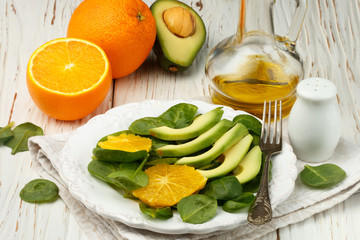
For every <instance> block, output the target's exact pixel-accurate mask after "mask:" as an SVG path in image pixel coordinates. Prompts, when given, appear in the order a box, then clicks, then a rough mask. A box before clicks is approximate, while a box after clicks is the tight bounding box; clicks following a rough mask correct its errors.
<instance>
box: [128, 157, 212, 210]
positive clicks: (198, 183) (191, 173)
mask: <svg viewBox="0 0 360 240" xmlns="http://www.w3.org/2000/svg"><path fill="white" fill-rule="evenodd" d="M145 173H146V174H147V175H148V176H149V184H148V186H146V187H144V188H140V189H137V190H134V191H133V194H134V196H135V197H137V198H139V199H140V200H141V201H143V202H144V203H145V204H147V205H148V206H150V207H155V208H162V207H169V206H173V205H175V204H177V203H178V202H179V201H180V200H181V199H182V198H184V197H187V196H189V195H191V194H193V193H195V192H197V191H199V190H200V189H202V188H204V186H205V184H206V181H207V178H205V177H203V176H202V175H201V174H200V173H199V172H198V171H196V170H195V168H193V167H189V166H186V165H167V164H159V165H155V166H153V167H150V168H148V169H146V170H145Z"/></svg>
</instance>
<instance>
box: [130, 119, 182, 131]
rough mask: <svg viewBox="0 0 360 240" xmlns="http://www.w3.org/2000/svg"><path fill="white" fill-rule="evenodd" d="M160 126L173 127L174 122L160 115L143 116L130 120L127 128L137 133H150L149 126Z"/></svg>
mask: <svg viewBox="0 0 360 240" xmlns="http://www.w3.org/2000/svg"><path fill="white" fill-rule="evenodd" d="M161 126H168V127H175V124H174V123H173V122H172V121H169V120H167V119H163V118H160V117H144V118H140V119H137V120H135V121H134V122H132V123H131V124H130V126H129V130H130V131H131V132H133V133H135V134H139V135H150V132H149V130H150V129H151V128H156V127H161Z"/></svg>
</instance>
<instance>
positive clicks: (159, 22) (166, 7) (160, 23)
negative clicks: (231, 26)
mask: <svg viewBox="0 0 360 240" xmlns="http://www.w3.org/2000/svg"><path fill="white" fill-rule="evenodd" d="M150 9H151V12H152V14H153V15H154V18H155V22H156V40H155V44H154V48H153V50H154V53H155V55H156V56H157V60H158V62H159V63H160V65H161V66H162V67H163V68H164V69H165V70H168V71H171V72H177V71H184V70H185V69H187V68H188V67H189V66H190V65H191V64H192V62H193V61H194V59H195V57H196V55H197V53H198V52H199V51H200V49H201V47H202V46H203V44H204V42H205V37H206V28H205V25H204V22H203V21H202V19H201V17H200V16H199V15H198V14H197V13H196V11H194V10H193V9H192V8H191V7H190V6H188V5H186V4H185V3H182V2H180V1H176V0H158V1H155V2H154V3H153V4H152V5H151V7H150Z"/></svg>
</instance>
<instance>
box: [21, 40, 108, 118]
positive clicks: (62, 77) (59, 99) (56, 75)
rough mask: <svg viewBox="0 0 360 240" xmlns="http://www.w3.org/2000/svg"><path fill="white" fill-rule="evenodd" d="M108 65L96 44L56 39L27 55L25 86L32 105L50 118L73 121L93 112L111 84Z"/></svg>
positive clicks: (105, 57)
mask: <svg viewBox="0 0 360 240" xmlns="http://www.w3.org/2000/svg"><path fill="white" fill-rule="evenodd" d="M111 80H112V79H111V68H110V64H109V60H108V58H107V56H106V54H105V52H104V51H103V50H102V49H101V48H100V47H99V46H97V45H95V44H93V43H91V42H89V41H85V40H80V39H75V38H59V39H55V40H52V41H49V42H47V43H45V44H44V45H42V46H41V47H39V48H38V49H37V50H36V51H35V52H34V53H33V54H32V55H31V57H30V60H29V63H28V67H27V86H28V90H29V93H30V96H31V97H32V99H33V101H34V102H35V104H36V105H37V106H38V107H39V108H40V110H41V111H43V112H44V113H46V114H47V115H49V116H50V117H53V118H56V119H60V120H76V119H80V118H82V117H85V116H86V115H88V114H90V113H91V112H93V111H94V110H95V109H96V108H97V107H98V106H99V105H100V104H101V102H102V101H103V100H104V99H105V97H106V95H107V93H108V91H109V89H110V86H111Z"/></svg>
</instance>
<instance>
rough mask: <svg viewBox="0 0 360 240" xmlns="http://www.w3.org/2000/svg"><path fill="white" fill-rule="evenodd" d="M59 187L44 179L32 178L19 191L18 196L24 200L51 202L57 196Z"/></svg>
mask: <svg viewBox="0 0 360 240" xmlns="http://www.w3.org/2000/svg"><path fill="white" fill-rule="evenodd" d="M58 193H59V188H58V187H57V186H56V184H55V183H53V182H51V181H49V180H46V179H34V180H32V181H31V182H29V183H27V184H26V185H25V187H24V188H23V189H22V190H21V191H20V197H21V199H22V200H24V201H25V202H30V203H35V202H36V203H42V202H52V201H55V200H56V199H57V198H58V197H59V194H58Z"/></svg>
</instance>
